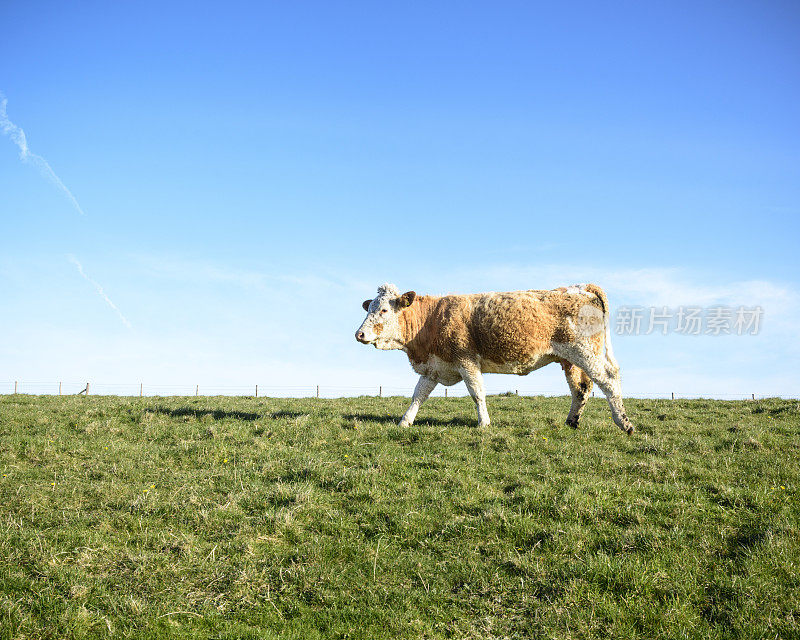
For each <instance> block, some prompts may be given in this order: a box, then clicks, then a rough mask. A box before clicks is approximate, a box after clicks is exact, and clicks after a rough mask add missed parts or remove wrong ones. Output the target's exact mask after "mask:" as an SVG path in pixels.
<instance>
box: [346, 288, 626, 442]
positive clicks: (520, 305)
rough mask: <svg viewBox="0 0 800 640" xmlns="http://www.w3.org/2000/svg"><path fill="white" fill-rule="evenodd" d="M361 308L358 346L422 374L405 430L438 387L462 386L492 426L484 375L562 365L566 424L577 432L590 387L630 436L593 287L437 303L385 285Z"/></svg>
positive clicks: (604, 305) (598, 293)
mask: <svg viewBox="0 0 800 640" xmlns="http://www.w3.org/2000/svg"><path fill="white" fill-rule="evenodd" d="M363 307H364V309H365V310H366V311H367V312H368V313H367V317H366V319H365V320H364V322H362V323H361V326H360V327H359V328H358V331H356V340H358V341H359V342H363V343H364V344H371V345H373V346H375V347H376V348H377V349H402V350H403V351H405V352H406V354H407V355H408V359H409V361H410V362H411V366H412V367H413V369H414V371H416V372H417V373H419V374H420V379H419V382H418V383H417V386H416V388H415V389H414V397H413V400H412V402H411V406H410V407H409V408H408V410H407V411H406V412H405V414H404V415H403V417H402V419H401V420H400V426H409V425H411V424H412V423H413V422H414V418H415V417H416V415H417V411H418V410H419V407H420V405H421V404H422V403H423V402H425V400H426V399H427V398H428V396H429V395H430V393H431V391H433V389H434V388H435V387H436V385H437V384H439V383H441V384H443V385H446V386H450V385H453V384H456V383H457V382H459V381H461V380H463V381H464V382H465V383H466V385H467V389H468V390H469V393H470V395H471V396H472V399H473V400H474V401H475V405H476V407H477V409H478V418H479V420H480V425H481V426H487V425H488V424H489V413H488V412H487V410H486V392H485V391H484V386H483V376H482V375H481V374H483V373H515V374H517V375H526V374H528V373H530V372H531V371H534V370H536V369H539V368H540V367H543V366H545V365H547V364H550V363H552V362H558V363H560V364H561V366H562V367H563V368H564V372H565V373H566V376H567V384H568V385H569V388H570V391H572V406H571V407H570V410H569V415H568V416H567V421H566V423H567V424H568V425H570V426H572V427H577V426H578V421H579V420H580V417H581V412H582V411H583V407H584V406H585V404H586V398H587V397H588V396H589V393H590V391H591V389H592V381H594V382H596V383H597V385H598V386H599V387H600V389H601V390H602V391H603V393H604V394H605V395H606V398H608V404H609V405H610V406H611V415H612V416H613V419H614V422H615V423H616V424H617V426H619V428H620V429H622V430H623V431H625V432H626V433H628V434H629V435H630V434H631V433H633V425H632V424H631V423H630V421H629V420H628V417H627V416H626V415H625V407H624V406H623V404H622V391H621V387H620V377H619V366H618V365H617V362H616V360H614V354H613V352H612V349H611V329H610V321H609V310H608V299H607V298H606V294H605V292H604V291H603V290H602V289H601V288H600V287H598V286H597V285H594V284H584V285H574V286H571V287H561V288H559V289H553V290H551V291H538V290H530V291H511V292H507V293H475V294H470V295H447V296H441V297H437V296H418V295H417V294H416V293H415V292H413V291H408V292H406V293H404V294H402V295H401V294H400V291H399V290H398V289H397V287H395V286H394V285H393V284H384V285H381V286H380V287H379V288H378V295H377V297H375V299H374V300H365V301H364V303H363ZM604 347H605V354H604V353H603V350H604Z"/></svg>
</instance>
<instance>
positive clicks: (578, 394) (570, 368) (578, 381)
mask: <svg viewBox="0 0 800 640" xmlns="http://www.w3.org/2000/svg"><path fill="white" fill-rule="evenodd" d="M561 366H562V367H563V368H564V375H566V377H567V384H568V385H569V390H570V391H571V392H572V405H571V406H570V408H569V415H567V421H566V423H565V424H566V425H567V426H568V427H572V428H573V429H577V428H578V422H580V419H581V414H582V413H583V408H584V407H585V406H586V399H587V398H588V397H589V394H590V393H591V391H592V379H591V378H590V377H589V376H588V375H586V372H585V371H584V370H583V369H581V368H580V367H576V366H575V365H574V364H571V363H570V362H568V361H567V360H562V361H561Z"/></svg>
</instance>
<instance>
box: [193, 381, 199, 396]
mask: <svg viewBox="0 0 800 640" xmlns="http://www.w3.org/2000/svg"><path fill="white" fill-rule="evenodd" d="M199 395H200V385H199V384H198V385H197V386H195V388H194V396H195V398H196V397H197V396H199Z"/></svg>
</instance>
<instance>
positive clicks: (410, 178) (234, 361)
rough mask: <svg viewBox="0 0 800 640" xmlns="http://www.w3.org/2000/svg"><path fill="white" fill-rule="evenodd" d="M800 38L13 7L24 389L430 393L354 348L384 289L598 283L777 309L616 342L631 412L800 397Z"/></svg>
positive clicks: (6, 375) (4, 38)
mask: <svg viewBox="0 0 800 640" xmlns="http://www.w3.org/2000/svg"><path fill="white" fill-rule="evenodd" d="M798 33H800V5H798V4H797V3H796V2H777V1H769V0H768V1H765V2H759V3H755V2H741V1H734V2H700V3H698V2H624V3H619V2H611V3H596V2H567V3H551V2H547V3H544V2H541V3H538V2H491V3H489V2H484V3H481V2H452V3H445V2H432V3H416V4H413V3H407V2H404V3H374V2H362V3H358V2H348V3H332V2H292V3H287V2H252V3H243V2H235V1H234V2H226V3H219V2H205V1H202V0H201V1H196V0H195V1H193V2H191V3H190V2H166V3H165V2H163V1H159V2H150V1H137V2H114V3H107V2H75V3H63V2H56V1H54V0H51V1H47V2H42V1H36V0H25V1H21V0H9V1H6V2H2V3H0V92H2V94H3V96H4V99H5V100H6V101H7V102H6V106H5V116H3V119H0V220H1V221H2V232H1V233H0V309H2V311H3V313H2V314H0V336H2V338H0V391H7V390H8V389H9V386H8V383H9V382H12V381H13V380H21V381H28V382H30V383H33V382H53V381H58V380H65V381H74V382H77V381H84V380H91V381H93V383H94V384H96V385H102V384H112V383H114V384H122V383H126V384H131V385H137V387H138V383H139V381H144V382H145V384H151V385H157V384H160V385H178V384H182V385H187V387H189V386H190V387H191V388H192V389H193V388H194V385H195V384H200V385H203V386H205V387H206V388H208V387H209V386H214V385H217V386H219V385H254V384H256V383H259V384H260V385H261V386H262V387H267V386H270V385H273V386H293V385H306V386H310V385H315V384H321V385H324V386H325V385H327V386H329V387H331V388H332V389H331V392H333V387H336V388H342V389H344V388H345V387H353V388H360V387H373V386H375V385H377V384H383V385H384V386H387V387H390V388H393V389H397V390H398V392H399V391H400V390H405V391H407V390H410V389H411V388H413V385H414V383H415V381H416V376H415V375H414V374H413V372H412V371H411V370H410V368H409V366H408V364H407V361H406V359H405V356H404V355H403V354H402V353H400V352H378V351H375V350H373V349H372V348H368V347H364V346H362V345H359V344H358V343H357V342H356V341H355V339H354V338H353V334H354V332H355V329H356V328H357V327H358V325H359V324H360V323H361V321H362V319H363V316H364V313H363V311H362V309H361V302H362V300H364V299H366V298H371V297H373V296H374V295H375V290H376V288H377V287H378V285H380V284H381V283H383V282H386V281H390V282H394V283H396V284H397V286H398V287H399V288H400V289H401V290H408V289H414V290H416V291H417V292H419V293H432V294H442V293H447V292H463V293H466V292H473V291H482V290H508V289H526V288H550V287H556V286H560V285H563V284H570V283H572V282H586V281H594V282H597V283H598V284H600V285H601V286H604V287H605V288H606V289H607V291H608V294H609V297H610V299H611V303H612V305H613V306H614V308H615V309H617V310H618V309H620V308H624V307H626V306H641V307H644V308H646V309H647V308H649V307H651V306H659V307H660V306H664V305H666V306H668V307H669V309H670V310H673V311H674V310H676V309H677V308H678V307H680V306H689V305H697V306H702V307H703V309H704V310H707V309H708V308H709V307H712V306H718V305H727V306H729V307H731V308H733V309H736V308H738V307H739V306H746V307H748V308H750V307H755V306H761V307H762V308H763V318H762V326H761V330H760V332H759V333H758V335H755V336H754V335H743V336H739V335H727V336H714V335H705V334H704V335H700V336H695V335H685V334H680V333H677V332H676V331H673V330H670V331H669V332H668V334H667V335H658V334H657V333H654V334H652V335H616V334H615V335H614V338H613V342H614V346H615V353H616V356H617V359H618V360H619V361H620V364H621V367H622V372H623V388H624V391H625V392H626V393H629V394H652V393H661V394H663V393H669V392H670V391H675V392H677V393H682V394H714V395H718V396H723V397H724V396H725V394H744V393H747V394H749V393H757V394H763V395H791V396H797V395H798V393H799V392H798V387H797V373H796V371H797V365H798V359H799V358H798V356H800V347H798V340H797V335H798V331H800V322H799V321H798V314H799V313H800V259H799V258H798V231H800V127H799V126H798V125H800V109H798V105H800V38H798V37H797V34H798ZM20 132H23V133H24V136H25V137H24V141H21V138H20ZM25 145H26V146H25ZM23 147H24V149H25V150H23ZM648 313H649V312H648ZM704 313H705V311H704ZM704 331H705V328H704ZM487 386H488V387H489V390H491V391H502V390H506V389H519V390H520V391H521V392H525V393H554V392H563V393H566V392H567V389H566V386H565V384H564V382H563V378H562V377H561V373H560V370H559V369H557V368H556V367H554V366H551V367H548V368H547V369H546V370H543V371H540V372H536V373H534V374H531V375H530V376H528V377H526V378H517V377H512V376H491V377H489V379H488V380H487ZM29 388H30V389H33V387H32V386H31V387H29ZM109 389H110V388H109ZM459 390H460V391H461V392H463V384H462V385H460V386H459ZM342 392H344V391H342Z"/></svg>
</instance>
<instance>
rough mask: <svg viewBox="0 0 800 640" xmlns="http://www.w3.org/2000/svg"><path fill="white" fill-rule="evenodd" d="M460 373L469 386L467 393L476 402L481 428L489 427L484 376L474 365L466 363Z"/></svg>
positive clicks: (460, 368)
mask: <svg viewBox="0 0 800 640" xmlns="http://www.w3.org/2000/svg"><path fill="white" fill-rule="evenodd" d="M458 373H459V374H461V377H462V378H463V380H464V384H466V385H467V391H469V395H471V396H472V399H473V400H474V401H475V408H476V409H477V410H478V422H479V424H480V426H481V427H488V426H489V410H488V409H487V408H486V390H485V389H484V387H483V374H481V370H480V369H479V368H478V367H477V365H474V364H472V363H466V364H464V365H462V366H460V367H458Z"/></svg>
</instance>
